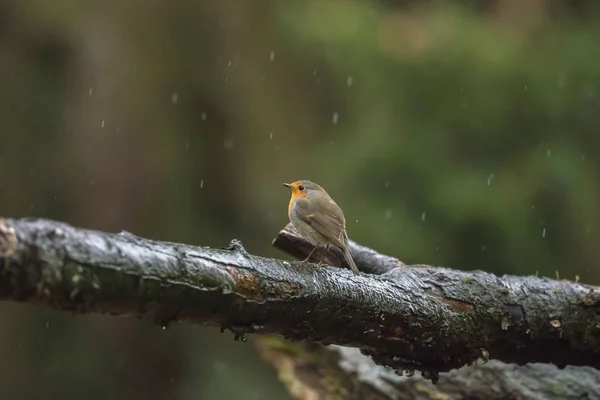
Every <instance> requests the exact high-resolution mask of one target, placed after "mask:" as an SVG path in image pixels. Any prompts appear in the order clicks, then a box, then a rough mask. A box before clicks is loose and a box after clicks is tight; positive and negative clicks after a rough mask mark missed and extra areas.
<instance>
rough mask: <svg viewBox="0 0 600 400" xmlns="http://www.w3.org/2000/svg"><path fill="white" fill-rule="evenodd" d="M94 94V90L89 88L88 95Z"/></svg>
mask: <svg viewBox="0 0 600 400" xmlns="http://www.w3.org/2000/svg"><path fill="white" fill-rule="evenodd" d="M93 92H94V88H90V91H89V92H88V95H90V96H91V95H92V93H93Z"/></svg>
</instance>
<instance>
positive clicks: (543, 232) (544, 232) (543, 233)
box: [542, 228, 546, 238]
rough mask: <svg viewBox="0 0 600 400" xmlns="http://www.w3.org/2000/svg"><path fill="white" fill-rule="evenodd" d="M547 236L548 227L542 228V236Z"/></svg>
mask: <svg viewBox="0 0 600 400" xmlns="http://www.w3.org/2000/svg"><path fill="white" fill-rule="evenodd" d="M545 237H546V228H544V229H542V238H545Z"/></svg>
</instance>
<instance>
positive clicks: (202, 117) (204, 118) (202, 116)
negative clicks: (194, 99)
mask: <svg viewBox="0 0 600 400" xmlns="http://www.w3.org/2000/svg"><path fill="white" fill-rule="evenodd" d="M200 118H201V119H202V121H206V113H205V112H203V113H202V114H200Z"/></svg>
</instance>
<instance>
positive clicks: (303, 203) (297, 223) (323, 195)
mask: <svg viewBox="0 0 600 400" xmlns="http://www.w3.org/2000/svg"><path fill="white" fill-rule="evenodd" d="M283 186H286V187H288V188H290V189H292V198H291V199H290V204H289V205H288V216H289V218H290V222H291V223H292V225H293V226H294V228H295V229H296V230H297V231H298V233H300V235H302V237H303V238H304V239H306V240H307V241H308V242H309V243H310V244H312V245H313V246H315V247H314V248H313V249H312V251H311V252H310V254H309V255H308V257H306V259H305V260H304V261H303V262H307V261H308V260H309V259H310V256H312V255H313V253H314V252H315V250H317V248H318V247H319V246H322V245H324V246H325V252H327V251H328V250H329V247H330V246H332V247H335V248H337V249H339V250H340V252H341V253H342V254H343V255H344V259H345V260H346V262H347V263H348V265H349V266H350V269H351V270H352V272H354V273H355V274H358V268H356V264H355V263H354V260H353V259H352V255H351V254H350V250H349V246H348V235H347V234H346V220H345V218H344V213H343V212H342V209H341V208H340V207H339V206H338V205H337V204H336V202H335V201H333V199H332V198H331V197H329V195H328V194H327V192H326V191H325V189H323V188H322V187H321V186H319V185H317V184H316V183H314V182H311V181H296V182H293V183H284V184H283ZM323 256H324V255H323ZM322 261H323V257H321V261H319V265H321V263H322Z"/></svg>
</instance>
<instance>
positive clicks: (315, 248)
mask: <svg viewBox="0 0 600 400" xmlns="http://www.w3.org/2000/svg"><path fill="white" fill-rule="evenodd" d="M317 247H319V246H315V247H313V249H312V251H311V252H310V253H308V257H306V258H305V259H304V261H302V262H308V260H310V256H312V255H313V253H314V252H315V250H317Z"/></svg>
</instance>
